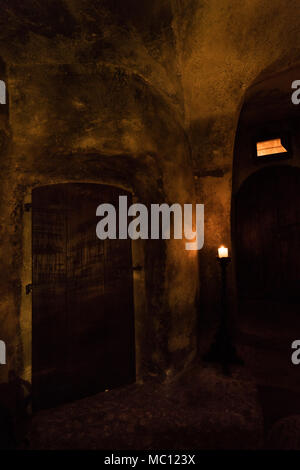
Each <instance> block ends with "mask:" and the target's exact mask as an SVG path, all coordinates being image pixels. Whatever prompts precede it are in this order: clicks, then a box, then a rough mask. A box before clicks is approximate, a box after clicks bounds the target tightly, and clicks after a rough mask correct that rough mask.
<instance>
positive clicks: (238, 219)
mask: <svg viewBox="0 0 300 470" xmlns="http://www.w3.org/2000/svg"><path fill="white" fill-rule="evenodd" d="M299 188H300V169H298V168H294V167H289V166H281V165H280V166H273V167H269V168H264V169H263V170H260V171H258V172H257V173H255V174H254V175H252V176H251V177H249V178H248V180H246V182H245V183H244V184H243V186H242V187H241V189H240V191H239V192H238V194H237V196H236V201H235V203H236V204H235V208H236V212H235V240H236V260H237V284H238V292H239V298H240V301H241V302H242V305H243V306H244V307H245V305H246V303H247V301H256V302H257V305H259V304H260V303H261V305H262V303H264V302H269V303H272V305H273V307H272V308H273V314H275V310H274V309H275V308H277V309H279V310H280V311H281V313H282V305H286V304H289V305H292V304H293V305H297V306H299V304H300V193H299ZM265 313H266V312H265ZM252 314H254V315H255V312H253V311H252ZM273 320H274V317H273Z"/></svg>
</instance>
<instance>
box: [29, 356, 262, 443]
mask: <svg viewBox="0 0 300 470" xmlns="http://www.w3.org/2000/svg"><path fill="white" fill-rule="evenodd" d="M262 439H263V421H262V413H261V409H260V406H259V404H258V398H257V391H256V387H255V384H254V382H253V381H252V380H251V378H249V377H247V376H246V375H245V372H244V371H243V370H242V369H236V370H234V371H233V373H232V375H231V377H225V376H223V375H222V374H221V372H220V371H218V370H217V369H215V368H213V367H204V366H203V365H196V366H193V368H192V369H190V370H189V371H186V373H185V374H184V375H182V376H181V377H180V378H179V379H177V380H175V381H173V382H171V383H165V384H153V383H145V384H134V385H131V386H127V387H124V388H122V389H118V390H112V391H109V392H106V393H99V394H97V395H95V396H92V397H88V398H85V399H82V400H78V401H76V402H73V403H71V404H67V405H63V406H60V407H58V408H55V409H50V410H45V411H41V412H39V413H37V414H36V415H34V416H33V419H32V423H31V430H30V434H29V440H30V447H31V448H32V449H109V450H110V449H112V450H113V449H120V450H121V449H145V450H147V449H151V450H153V449H154V450H155V449H232V448H234V449H251V448H259V447H261V445H262Z"/></svg>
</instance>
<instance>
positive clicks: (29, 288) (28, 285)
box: [25, 284, 32, 295]
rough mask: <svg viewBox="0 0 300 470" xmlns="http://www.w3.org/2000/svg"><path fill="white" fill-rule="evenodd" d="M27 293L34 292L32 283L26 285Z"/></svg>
mask: <svg viewBox="0 0 300 470" xmlns="http://www.w3.org/2000/svg"><path fill="white" fill-rule="evenodd" d="M25 291H26V295H28V294H30V293H31V292H32V284H27V285H26V287H25Z"/></svg>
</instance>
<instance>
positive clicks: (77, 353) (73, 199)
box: [32, 183, 135, 409]
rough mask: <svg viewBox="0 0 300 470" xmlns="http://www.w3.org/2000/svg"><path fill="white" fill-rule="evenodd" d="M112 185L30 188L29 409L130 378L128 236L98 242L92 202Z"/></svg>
mask: <svg viewBox="0 0 300 470" xmlns="http://www.w3.org/2000/svg"><path fill="white" fill-rule="evenodd" d="M119 195H127V197H128V203H129V204H130V203H131V199H130V194H129V193H126V192H125V191H123V190H120V189H118V188H114V187H111V186H103V185H95V184H77V183H76V184H75V183H74V184H59V185H51V186H45V187H40V188H36V189H35V190H34V191H33V193H32V256H33V290H32V295H33V298H32V301H33V305H32V334H33V339H32V368H33V399H34V407H35V409H38V408H44V407H50V406H54V405H57V404H59V403H62V402H66V401H71V400H74V399H77V398H81V397H83V396H87V395H91V394H94V393H97V392H99V391H101V390H105V389H110V388H112V387H116V386H120V385H123V384H126V383H130V382H133V381H134V380H135V345H134V316H133V284H132V282H133V281H132V261H131V242H130V239H127V240H104V241H102V240H99V239H98V238H97V236H96V225H97V222H98V221H99V218H98V217H96V208H97V206H98V205H99V204H101V203H103V202H108V203H111V204H113V205H114V206H115V207H116V208H117V207H118V198H119Z"/></svg>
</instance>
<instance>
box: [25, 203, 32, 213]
mask: <svg viewBox="0 0 300 470" xmlns="http://www.w3.org/2000/svg"><path fill="white" fill-rule="evenodd" d="M31 209H32V204H31V202H26V204H24V211H25V212H30V211H31Z"/></svg>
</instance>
